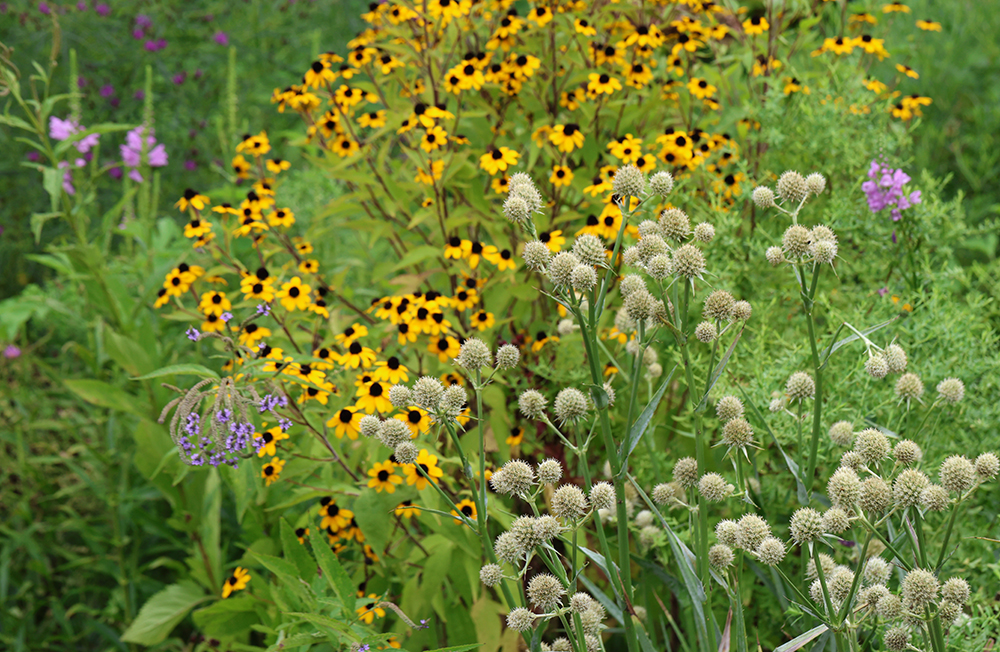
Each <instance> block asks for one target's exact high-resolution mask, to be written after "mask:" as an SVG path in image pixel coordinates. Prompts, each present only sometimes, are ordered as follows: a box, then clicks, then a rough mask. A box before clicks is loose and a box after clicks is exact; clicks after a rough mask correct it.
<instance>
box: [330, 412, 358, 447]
mask: <svg viewBox="0 0 1000 652" xmlns="http://www.w3.org/2000/svg"><path fill="white" fill-rule="evenodd" d="M361 412H362V410H360V409H359V408H358V407H357V406H353V405H352V406H350V407H345V408H343V409H341V410H340V411H339V412H337V414H335V415H333V418H331V419H330V420H329V421H327V422H326V427H327V428H333V434H334V436H336V437H337V439H343V438H344V435H347V438H348V439H352V440H354V439H357V438H358V432H359V431H358V427H359V425H360V424H361V416H362V415H361Z"/></svg>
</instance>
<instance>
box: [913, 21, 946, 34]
mask: <svg viewBox="0 0 1000 652" xmlns="http://www.w3.org/2000/svg"><path fill="white" fill-rule="evenodd" d="M917 27H919V28H920V29H922V30H924V31H925V32H940V31H941V23H938V22H935V21H933V20H918V21H917Z"/></svg>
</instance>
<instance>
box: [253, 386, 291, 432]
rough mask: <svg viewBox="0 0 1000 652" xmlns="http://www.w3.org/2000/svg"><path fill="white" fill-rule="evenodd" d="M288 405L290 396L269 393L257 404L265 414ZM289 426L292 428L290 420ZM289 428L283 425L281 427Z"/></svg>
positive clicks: (283, 428)
mask: <svg viewBox="0 0 1000 652" xmlns="http://www.w3.org/2000/svg"><path fill="white" fill-rule="evenodd" d="M287 406H288V398H286V397H284V396H275V395H274V394H267V395H265V396H264V397H263V398H262V399H260V403H258V404H257V409H258V410H260V413H261V414H264V413H265V412H274V409H275V408H279V407H282V408H283V407H287ZM279 421H280V419H279ZM288 428H291V422H289V424H288ZM288 428H286V427H284V426H282V428H281V429H282V430H288Z"/></svg>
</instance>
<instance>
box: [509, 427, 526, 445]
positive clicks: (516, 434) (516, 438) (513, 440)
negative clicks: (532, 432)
mask: <svg viewBox="0 0 1000 652" xmlns="http://www.w3.org/2000/svg"><path fill="white" fill-rule="evenodd" d="M523 440H524V428H522V427H521V426H514V427H513V428H511V429H510V436H508V437H507V440H506V441H507V444H508V445H509V446H518V445H520V443H521V442H522V441H523Z"/></svg>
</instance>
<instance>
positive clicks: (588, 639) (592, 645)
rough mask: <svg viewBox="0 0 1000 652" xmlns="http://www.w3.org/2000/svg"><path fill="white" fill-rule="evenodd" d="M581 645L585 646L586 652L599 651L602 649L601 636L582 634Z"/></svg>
mask: <svg viewBox="0 0 1000 652" xmlns="http://www.w3.org/2000/svg"><path fill="white" fill-rule="evenodd" d="M587 613H591V612H589V611H588V612H587ZM583 645H584V647H585V648H587V652H601V649H602V646H601V638H600V636H598V635H597V634H584V635H583Z"/></svg>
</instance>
